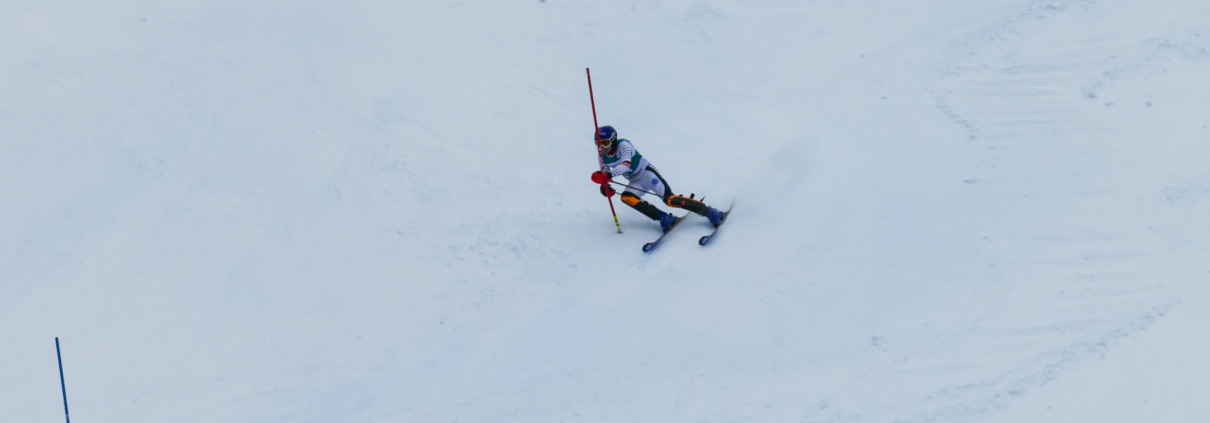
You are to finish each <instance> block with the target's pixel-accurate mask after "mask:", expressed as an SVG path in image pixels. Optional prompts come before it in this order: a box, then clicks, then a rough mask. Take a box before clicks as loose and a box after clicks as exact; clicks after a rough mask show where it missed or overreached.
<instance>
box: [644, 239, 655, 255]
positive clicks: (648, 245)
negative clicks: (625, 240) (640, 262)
mask: <svg viewBox="0 0 1210 423" xmlns="http://www.w3.org/2000/svg"><path fill="white" fill-rule="evenodd" d="M653 248H655V243H654V242H648V243H646V244H643V252H644V253H650V252H651V249H653Z"/></svg>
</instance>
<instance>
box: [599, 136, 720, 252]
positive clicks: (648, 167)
mask: <svg viewBox="0 0 1210 423" xmlns="http://www.w3.org/2000/svg"><path fill="white" fill-rule="evenodd" d="M596 137H597V149H598V150H599V151H600V154H601V159H602V162H603V163H604V166H605V170H603V171H600V170H599V171H596V172H593V173H592V181H593V182H595V183H597V184H600V185H601V195H604V196H606V197H612V196H613V195H614V194H615V193H617V191H614V189H613V188H610V187H609V182H610V181H612V180H613V178H614V177H615V176H622V177H625V178H626V180H627V181H629V183H628V184H626V185H627V187H626V190H625V191H623V192H622V197H621V198H622V202H623V203H626V204H627V205H629V206H630V207H633V208H634V209H635V210H638V211H639V213H642V214H643V215H645V216H647V217H650V218H651V219H652V220H656V221H659V222H660V229H662V230H664V231H667V230H668V227H669V226H671V225H672V224H673V223H674V222H676V220H677V217H676V216H673V215H672V213H667V212H665V211H663V210H660V209H659V208H658V207H656V206H653V205H651V203H648V202H646V201H643V200H642V199H641V198H640V197H642V196H643V194H646V193H651V194H655V195H658V196H660V200H662V201H663V202H664V204H667V205H668V206H671V207H675V208H678V209H685V210H689V211H691V212H694V213H697V214H700V215H702V216H705V217H706V218H707V219H710V224H712V225H714V226H715V227H718V225H720V224H722V219H723V212H721V211H719V210H718V209H715V208H714V207H710V206H707V205H706V204H705V203H702V202H701V201H698V200H695V199H693V197H692V195H691V196H689V197H686V196H683V195H679V194H673V193H672V188H670V187H669V186H668V181H666V180H664V177H663V176H661V175H660V171H659V170H657V169H656V168H655V165H652V164H651V162H650V161H648V160H647V159H646V158H645V157H643V155H642V154H639V152H638V150H635V149H634V145H633V144H631V143H630V140H628V139H625V138H621V139H619V138H618V131H616V130H614V129H613V127H612V126H602V127H600V128H597V134H596Z"/></svg>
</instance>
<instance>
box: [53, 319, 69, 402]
mask: <svg viewBox="0 0 1210 423" xmlns="http://www.w3.org/2000/svg"><path fill="white" fill-rule="evenodd" d="M55 355H57V356H58V357H59V386H60V387H62V388H63V417H64V418H66V419H67V423H71V414H70V413H68V412H67V382H66V380H65V379H63V352H62V350H60V349H59V337H57V336H56V337H55Z"/></svg>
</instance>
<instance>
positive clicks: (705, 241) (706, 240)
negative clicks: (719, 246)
mask: <svg viewBox="0 0 1210 423" xmlns="http://www.w3.org/2000/svg"><path fill="white" fill-rule="evenodd" d="M708 243H710V235H706V236H704V237H701V239H698V240H697V245H701V246H703V247H704V246H706V244H708Z"/></svg>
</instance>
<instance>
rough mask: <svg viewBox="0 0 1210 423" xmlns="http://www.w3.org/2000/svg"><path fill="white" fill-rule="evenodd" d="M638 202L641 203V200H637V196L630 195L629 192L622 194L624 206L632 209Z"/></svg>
mask: <svg viewBox="0 0 1210 423" xmlns="http://www.w3.org/2000/svg"><path fill="white" fill-rule="evenodd" d="M640 201H643V200H641V199H639V196H637V195H634V194H631V193H629V192H623V193H622V202H623V203H626V205H628V206H630V207H634V206H635V204H639V202H640Z"/></svg>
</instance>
